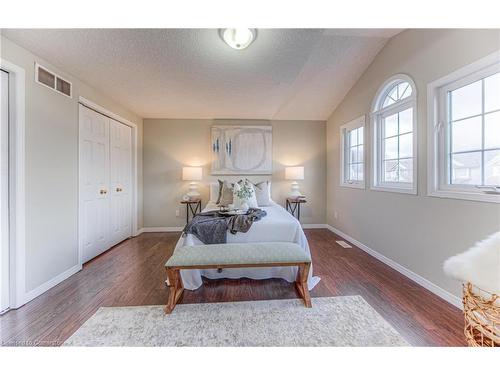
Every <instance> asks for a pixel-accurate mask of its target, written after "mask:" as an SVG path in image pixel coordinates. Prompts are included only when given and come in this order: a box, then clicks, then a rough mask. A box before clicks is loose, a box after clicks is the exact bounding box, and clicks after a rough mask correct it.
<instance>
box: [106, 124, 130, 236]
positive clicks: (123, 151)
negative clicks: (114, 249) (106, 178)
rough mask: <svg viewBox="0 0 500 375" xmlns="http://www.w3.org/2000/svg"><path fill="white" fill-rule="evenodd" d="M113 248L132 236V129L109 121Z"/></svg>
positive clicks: (111, 234)
mask: <svg viewBox="0 0 500 375" xmlns="http://www.w3.org/2000/svg"><path fill="white" fill-rule="evenodd" d="M109 134H110V200H111V202H110V229H111V232H110V237H111V246H112V245H115V244H117V243H118V242H121V241H123V240H125V239H127V238H129V237H130V236H131V235H132V216H131V208H132V207H131V206H132V194H131V188H132V182H131V178H132V129H131V128H130V127H128V126H126V125H124V124H122V123H120V122H118V121H115V120H112V119H111V120H110V127H109Z"/></svg>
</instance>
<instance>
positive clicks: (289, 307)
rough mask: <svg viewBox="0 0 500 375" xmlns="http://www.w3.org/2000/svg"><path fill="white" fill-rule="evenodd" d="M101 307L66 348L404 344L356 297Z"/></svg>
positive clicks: (401, 339) (378, 316) (404, 344)
mask: <svg viewBox="0 0 500 375" xmlns="http://www.w3.org/2000/svg"><path fill="white" fill-rule="evenodd" d="M312 305H313V307H312V308H310V309H308V308H305V307H304V305H303V303H302V300H299V299H289V300H271V301H250V302H226V303H200V304H181V305H177V306H176V308H175V310H174V311H173V312H172V314H170V315H165V314H164V312H163V306H138V307H101V308H100V309H99V310H98V311H97V312H96V313H95V314H94V315H93V316H92V317H91V318H90V319H89V320H87V321H86V322H85V323H84V324H83V325H82V326H81V327H80V328H79V329H78V331H76V332H75V333H74V334H73V335H72V336H71V337H70V338H69V339H68V340H67V341H66V342H65V343H64V345H66V346H407V345H408V343H407V342H406V341H405V340H404V339H403V338H402V337H401V336H400V335H399V333H398V332H396V330H395V329H394V328H392V327H391V325H390V324H389V323H387V322H386V321H385V320H384V319H383V318H382V317H381V316H380V315H379V314H378V313H377V312H376V311H375V310H374V309H373V308H372V307H371V306H370V305H369V304H368V303H367V302H366V301H365V300H364V299H363V298H362V297H360V296H343V297H323V298H313V299H312Z"/></svg>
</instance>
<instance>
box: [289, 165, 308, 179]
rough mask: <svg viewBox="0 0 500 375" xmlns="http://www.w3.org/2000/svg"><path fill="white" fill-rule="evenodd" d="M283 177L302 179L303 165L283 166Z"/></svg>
mask: <svg viewBox="0 0 500 375" xmlns="http://www.w3.org/2000/svg"><path fill="white" fill-rule="evenodd" d="M285 179H286V180H293V181H297V180H303V179H304V167H286V168H285Z"/></svg>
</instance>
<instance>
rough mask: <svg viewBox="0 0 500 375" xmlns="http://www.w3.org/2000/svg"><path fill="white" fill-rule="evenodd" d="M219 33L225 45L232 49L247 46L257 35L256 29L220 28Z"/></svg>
mask: <svg viewBox="0 0 500 375" xmlns="http://www.w3.org/2000/svg"><path fill="white" fill-rule="evenodd" d="M219 35H220V37H221V38H222V40H223V41H224V42H226V43H227V45H228V46H229V47H231V48H234V49H245V48H247V47H248V46H249V45H250V44H252V42H253V41H254V40H255V38H256V37H257V30H256V29H220V30H219Z"/></svg>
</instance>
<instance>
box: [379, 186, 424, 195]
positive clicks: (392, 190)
mask: <svg viewBox="0 0 500 375" xmlns="http://www.w3.org/2000/svg"><path fill="white" fill-rule="evenodd" d="M370 189H371V190H376V191H385V192H388V193H399V194H410V195H417V189H415V188H403V187H391V186H379V185H377V186H372V187H371V188H370Z"/></svg>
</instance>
